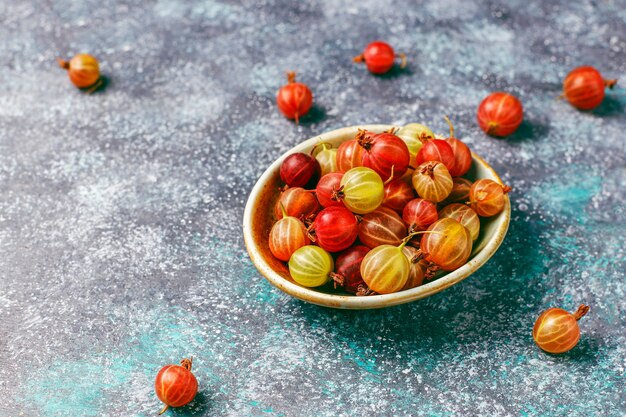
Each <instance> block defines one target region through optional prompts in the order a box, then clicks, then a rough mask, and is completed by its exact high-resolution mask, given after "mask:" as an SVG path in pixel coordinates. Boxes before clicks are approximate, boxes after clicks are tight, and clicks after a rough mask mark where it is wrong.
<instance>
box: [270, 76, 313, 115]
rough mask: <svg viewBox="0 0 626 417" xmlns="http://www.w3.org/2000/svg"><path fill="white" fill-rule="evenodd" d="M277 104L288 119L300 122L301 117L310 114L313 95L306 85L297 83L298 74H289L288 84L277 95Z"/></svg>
mask: <svg viewBox="0 0 626 417" xmlns="http://www.w3.org/2000/svg"><path fill="white" fill-rule="evenodd" d="M276 104H277V105H278V110H280V111H281V113H282V114H283V115H285V117H286V118H288V119H295V121H296V123H298V122H299V120H300V117H301V116H304V115H305V114H307V113H308V112H309V110H310V109H311V106H312V105H313V93H311V90H310V89H309V87H308V86H307V85H306V84H302V83H297V82H296V73H295V72H291V71H290V72H288V73H287V84H285V85H283V86H282V87H280V89H279V90H278V93H277V94H276Z"/></svg>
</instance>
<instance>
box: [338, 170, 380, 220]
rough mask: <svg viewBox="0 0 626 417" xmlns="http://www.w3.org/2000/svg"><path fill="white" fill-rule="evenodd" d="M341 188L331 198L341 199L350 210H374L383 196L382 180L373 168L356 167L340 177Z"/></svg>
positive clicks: (364, 212) (360, 211)
mask: <svg viewBox="0 0 626 417" xmlns="http://www.w3.org/2000/svg"><path fill="white" fill-rule="evenodd" d="M340 185H341V188H340V189H339V191H337V192H336V193H335V195H334V196H333V198H335V199H338V200H342V201H343V203H344V205H345V206H346V207H347V208H348V209H349V210H350V211H352V212H354V213H357V214H366V213H370V212H372V211H374V210H376V209H377V208H378V207H379V206H380V205H381V204H382V202H383V199H384V198H385V189H384V185H383V180H382V179H381V178H380V175H378V174H377V173H376V172H374V170H372V169H370V168H366V167H356V168H352V169H350V170H348V171H347V172H346V173H345V174H343V177H342V178H341V183H340Z"/></svg>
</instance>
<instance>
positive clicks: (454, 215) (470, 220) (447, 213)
mask: <svg viewBox="0 0 626 417" xmlns="http://www.w3.org/2000/svg"><path fill="white" fill-rule="evenodd" d="M439 218H440V219H443V218H450V219H454V220H456V221H457V222H459V223H461V224H462V225H463V226H465V227H466V228H467V230H469V232H470V235H471V236H472V241H475V240H476V239H478V234H479V233H480V218H479V217H478V214H476V212H475V211H474V210H472V209H471V208H470V207H468V206H467V205H465V204H460V203H452V204H449V205H447V206H445V207H444V208H442V209H441V210H439Z"/></svg>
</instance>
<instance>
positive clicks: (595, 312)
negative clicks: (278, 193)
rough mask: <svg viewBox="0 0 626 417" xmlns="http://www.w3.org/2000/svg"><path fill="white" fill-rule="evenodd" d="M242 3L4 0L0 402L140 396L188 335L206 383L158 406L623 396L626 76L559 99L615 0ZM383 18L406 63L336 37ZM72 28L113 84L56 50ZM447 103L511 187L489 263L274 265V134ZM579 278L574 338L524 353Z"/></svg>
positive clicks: (87, 405) (89, 402)
mask: <svg viewBox="0 0 626 417" xmlns="http://www.w3.org/2000/svg"><path fill="white" fill-rule="evenodd" d="M250 3H252V2H250ZM254 3H256V4H255V5H246V4H243V3H242V2H238V1H223V2H198V3H196V4H194V5H191V4H190V2H186V1H182V0H181V1H175V0H166V1H143V2H131V3H121V2H120V3H116V2H113V1H110V0H98V1H85V2H75V1H71V0H66V1H47V2H40V1H33V2H27V1H10V0H2V1H0V86H1V87H0V398H1V400H0V415H1V416H11V417H17V416H145V415H155V413H156V411H158V409H159V408H160V404H159V402H158V400H157V398H156V396H155V395H154V392H153V385H152V384H153V379H154V376H155V375H156V372H157V371H158V369H159V368H160V366H162V365H164V364H167V363H172V362H174V363H176V362H177V361H178V360H180V359H181V358H182V357H184V356H188V355H193V356H194V357H195V361H194V368H195V374H196V376H197V378H198V380H199V382H200V386H201V391H200V393H199V394H198V397H197V399H196V400H195V401H194V402H193V403H192V404H191V405H189V406H188V407H185V408H182V409H179V410H175V411H170V413H171V415H178V416H209V415H215V416H222V415H228V416H240V415H242V416H243V415H246V416H248V415H251V416H260V415H274V416H281V415H282V416H303V415H317V416H362V415H399V416H402V415H463V414H465V415H467V414H483V415H491V416H494V415H498V416H500V415H529V416H534V415H550V416H557V415H563V416H565V415H568V416H574V415H602V416H618V415H624V413H626V404H625V396H624V387H625V381H624V372H625V368H626V362H625V356H626V331H625V328H626V326H625V323H626V322H625V320H626V319H625V317H626V305H625V301H624V300H625V297H626V294H625V290H626V284H625V274H624V271H625V270H626V259H625V246H626V237H625V236H626V208H625V202H626V196H625V194H624V189H625V186H626V167H625V166H626V163H625V159H626V158H625V147H626V141H625V139H624V131H625V130H626V116H625V107H626V92H625V90H624V89H617V90H615V91H614V92H612V93H611V94H610V95H609V97H608V98H607V99H606V101H605V103H604V104H603V105H602V107H600V108H599V109H598V110H597V111H595V112H592V113H582V112H578V111H576V110H574V109H573V108H571V107H570V106H568V105H567V104H566V103H564V102H561V101H558V100H555V97H556V96H558V95H559V93H560V91H559V90H560V83H561V80H562V79H563V77H564V76H565V74H566V73H567V71H568V70H569V69H571V68H572V67H574V66H577V65H581V64H594V65H597V66H598V67H599V68H600V69H601V70H602V71H603V72H604V73H605V75H606V76H608V77H618V78H619V77H622V78H626V2H624V1H596V2H591V1H584V2H575V3H577V5H576V6H574V5H571V4H570V3H574V2H568V1H566V0H560V1H555V2H543V4H542V2H528V1H517V2H498V1H492V2H484V3H483V2H478V1H463V2H458V3H457V2H454V1H450V0H446V1H435V0H433V1H430V2H424V3H422V4H421V5H419V6H415V5H411V4H410V3H411V2H409V1H406V2H394V3H393V5H392V2H391V1H380V0H368V1H359V2H354V3H353V4H346V5H340V4H338V2H335V1H330V0H328V1H325V2H324V1H320V2H314V3H311V4H309V5H306V4H297V5H296V4H295V3H296V2H293V4H292V2H289V1H286V0H285V1H273V0H267V1H263V2H254ZM299 3H304V2H299ZM504 3H506V4H507V5H505V4H504ZM377 38H382V39H385V40H387V41H389V42H390V43H392V44H393V45H394V46H395V47H396V49H397V50H399V51H404V52H407V53H408V55H409V59H410V66H409V68H408V69H407V70H406V71H402V72H399V71H397V72H394V73H392V74H391V75H388V76H385V77H375V76H372V75H370V74H368V73H367V72H366V71H365V68H364V67H361V66H355V65H353V64H352V63H351V62H350V58H351V57H352V56H353V55H355V54H357V53H359V52H360V50H361V49H362V48H363V46H364V45H365V44H366V43H367V42H368V41H371V40H374V39H377ZM78 52H90V53H92V54H94V55H95V56H97V57H98V58H99V59H100V60H101V62H102V69H103V72H104V74H105V75H106V76H107V77H108V78H109V80H110V81H109V83H108V86H107V88H106V89H105V90H104V91H102V92H100V93H97V94H94V95H92V96H87V95H85V94H81V93H80V92H78V91H77V90H75V89H74V88H73V87H72V86H71V84H70V83H69V81H68V79H67V76H66V75H65V74H64V73H63V72H62V71H61V70H59V69H58V68H55V62H54V59H55V57H56V56H64V57H68V56H71V55H72V54H74V53H78ZM287 69H295V70H298V71H299V74H300V75H299V79H300V80H302V81H303V82H307V83H308V84H309V85H310V86H311V87H312V89H313V91H314V94H315V98H316V108H315V109H314V111H313V114H312V116H311V117H309V118H307V119H305V120H303V122H302V124H301V125H300V126H296V125H294V124H293V123H291V122H289V121H287V120H285V119H283V118H282V117H281V116H280V115H279V113H278V112H277V110H276V108H275V104H274V95H275V92H276V90H277V88H278V87H279V86H280V85H281V84H283V82H284V71H285V70H287ZM500 89H504V90H507V91H510V92H512V93H515V94H517V95H518V96H520V97H521V99H522V101H523V103H524V106H525V110H526V122H525V123H524V125H523V126H522V128H521V129H520V131H519V132H518V133H517V134H516V135H515V136H514V137H511V138H509V139H506V140H496V139H492V138H488V137H486V136H484V135H483V134H482V133H481V132H480V131H479V130H478V127H477V124H476V122H475V119H474V117H475V111H476V107H477V105H478V103H479V102H480V100H481V99H482V98H483V97H484V96H485V95H486V94H488V93H489V92H491V91H494V90H500ZM443 114H449V115H451V117H452V119H453V120H454V122H455V123H456V127H457V133H458V136H459V137H461V138H462V139H464V140H465V141H466V142H467V143H468V144H470V146H471V147H472V148H473V149H474V150H476V151H477V152H478V153H479V154H480V155H482V156H483V157H484V158H485V159H486V160H487V161H489V162H490V163H492V164H493V165H494V166H495V168H496V169H497V170H498V171H499V172H500V173H501V174H502V176H503V179H504V180H505V181H506V182H507V183H508V184H510V185H511V186H512V187H513V192H512V202H513V219H512V224H511V228H510V231H509V234H508V236H507V238H506V240H505V243H504V245H503V247H502V248H501V249H500V251H499V252H498V254H497V255H496V256H495V257H494V258H492V260H491V261H490V262H489V263H488V264H487V265H486V266H485V267H484V268H483V269H481V270H480V271H479V272H478V273H477V274H475V275H474V276H473V277H471V278H470V279H468V280H466V281H464V282H463V283H461V284H459V285H457V286H455V287H453V288H451V289H449V290H446V291H445V292H443V293H440V294H438V295H435V296H433V297H431V298H429V299H426V300H423V301H420V302H416V303H414V304H411V305H406V306H401V307H398V308H391V309H387V310H384V311H369V312H346V311H333V310H327V309H323V308H318V307H315V306H312V305H307V304H303V303H302V302H299V301H296V300H294V299H291V298H289V297H288V296H286V295H283V294H282V293H280V292H279V291H278V290H276V289H274V288H273V287H271V286H270V285H269V284H268V283H267V282H266V281H265V280H264V279H262V277H261V276H260V275H259V274H258V273H257V271H256V270H255V268H254V266H253V265H252V264H251V262H250V260H249V259H248V257H247V254H246V251H245V248H244V245H243V239H242V235H241V218H242V214H243V208H244V204H245V201H246V197H247V194H248V192H249V191H250V189H251V188H252V186H253V184H254V182H255V181H256V179H257V178H258V176H259V175H260V174H261V172H262V171H263V170H264V168H265V167H266V166H267V165H268V164H269V163H270V162H271V161H272V160H274V159H275V158H276V157H277V156H279V155H280V154H281V153H282V152H284V151H286V150H287V149H288V148H290V147H291V146H293V145H294V144H296V143H298V142H300V141H302V140H304V139H306V138H309V137H311V136H313V135H315V134H317V133H320V132H323V131H327V130H330V129H334V128H338V127H341V126H345V125H354V124H359V123H378V122H380V123H406V122H412V121H422V122H424V123H426V124H428V125H430V126H431V127H433V128H434V129H435V130H436V131H445V124H444V121H443V119H442V115H443ZM581 302H586V303H589V304H590V305H591V313H590V314H589V316H588V317H586V318H585V319H584V320H583V321H582V323H581V325H582V329H583V337H582V340H581V341H580V344H579V345H578V346H577V347H576V348H575V349H574V350H573V351H571V352H570V353H568V354H565V355H561V356H551V355H547V354H544V353H542V352H541V351H539V350H538V349H537V348H536V347H535V346H534V344H533V341H532V338H531V334H530V333H531V328H532V324H533V322H534V320H535V318H536V317H537V315H538V314H539V313H540V312H541V311H542V310H544V309H545V308H547V307H550V306H562V307H564V308H567V309H569V310H574V309H575V308H576V307H577V306H578V304H579V303H581Z"/></svg>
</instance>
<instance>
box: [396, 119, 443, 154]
mask: <svg viewBox="0 0 626 417" xmlns="http://www.w3.org/2000/svg"><path fill="white" fill-rule="evenodd" d="M396 136H398V137H399V138H400V139H402V140H403V141H404V143H406V146H407V148H409V153H410V154H411V161H415V160H416V159H415V158H417V153H418V152H419V151H420V149H422V146H424V143H425V142H427V141H429V140H431V139H434V138H435V134H434V133H433V132H432V130H430V129H429V128H428V127H426V126H424V125H422V124H419V123H409V124H407V125H404V126H402V127H401V128H400V130H398V132H397V133H396Z"/></svg>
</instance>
